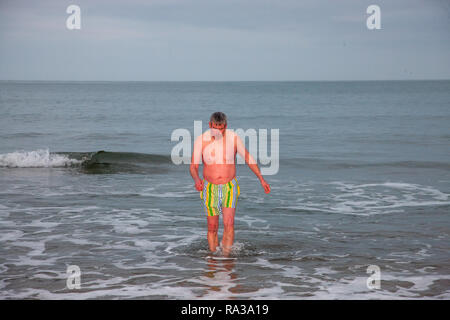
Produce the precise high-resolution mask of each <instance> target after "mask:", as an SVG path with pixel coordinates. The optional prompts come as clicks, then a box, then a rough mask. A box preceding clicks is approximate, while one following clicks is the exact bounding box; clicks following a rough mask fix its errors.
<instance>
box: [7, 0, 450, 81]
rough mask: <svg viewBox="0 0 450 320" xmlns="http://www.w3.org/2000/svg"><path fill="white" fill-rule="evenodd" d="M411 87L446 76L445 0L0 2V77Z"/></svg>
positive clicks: (449, 16) (448, 23)
mask: <svg viewBox="0 0 450 320" xmlns="http://www.w3.org/2000/svg"><path fill="white" fill-rule="evenodd" d="M72 4H75V5H78V6H79V7H80V9H81V14H80V17H81V29H79V30H69V29H68V28H67V27H66V20H67V19H68V18H69V16H70V14H69V13H66V9H67V7H68V6H69V5H72ZM373 4H375V5H378V6H379V8H380V13H381V14H380V21H381V29H374V30H370V29H369V28H368V27H367V24H366V20H367V19H368V18H369V16H370V14H368V13H367V12H366V10H367V7H368V6H369V5H373ZM419 79H450V1H449V0H386V1H385V0H383V1H381V0H367V1H366V0H295V1H294V0H122V1H119V0H73V1H66V0H53V1H50V0H39V1H30V0H28V1H24V0H0V80H47V81H51V80H64V81H297V80H298V81H335V80H419Z"/></svg>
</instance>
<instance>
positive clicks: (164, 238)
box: [0, 81, 450, 299]
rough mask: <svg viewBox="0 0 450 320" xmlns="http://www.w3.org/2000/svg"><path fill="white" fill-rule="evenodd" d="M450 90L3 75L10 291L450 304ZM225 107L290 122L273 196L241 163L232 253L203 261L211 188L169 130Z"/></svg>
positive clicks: (3, 208)
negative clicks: (204, 199) (71, 280)
mask: <svg viewBox="0 0 450 320" xmlns="http://www.w3.org/2000/svg"><path fill="white" fill-rule="evenodd" d="M449 89H450V82H448V81H436V82H433V81H430V82H373V83H371V82H369V83H365V82H363V83H352V82H344V83H321V82H317V83H302V82H299V83H295V82H294V83H10V82H7V83H5V82H2V83H0V98H1V99H0V106H1V109H2V112H3V114H4V115H5V116H4V117H2V118H1V119H0V134H1V136H2V140H1V141H2V142H1V143H0V243H1V246H0V298H2V299H18V298H27V299H28V298H31V299H166V298H168V299H235V298H239V299H403V298H408V299H417V298H419V299H427V298H432V299H448V298H449V297H450V263H449V261H450V259H449V258H450V255H449V243H450V241H449V240H450V239H449V238H450V221H449V208H450V198H449V196H450V163H449V159H450V157H449V156H450V151H449V150H450V149H449V145H450V132H449V129H448V121H449V120H450V90H449ZM275 108H278V109H277V110H278V111H277V112H276V116H273V114H274V113H275V112H274V110H275ZM216 109H217V110H219V109H220V110H223V111H224V112H225V113H227V114H228V116H229V119H230V127H233V128H239V127H241V128H251V127H254V128H279V129H280V170H279V172H278V174H276V175H273V176H267V177H266V179H267V181H268V182H269V183H270V184H271V188H272V192H271V194H270V195H265V194H264V193H263V190H262V188H261V186H259V185H258V183H257V179H256V178H255V177H254V176H253V174H252V173H251V171H250V170H249V169H248V168H247V167H245V166H242V165H239V166H238V174H237V177H238V181H239V184H240V187H241V197H240V198H239V201H238V209H237V213H236V235H235V239H236V242H235V244H234V248H233V253H232V255H233V256H234V257H236V260H234V261H215V260H211V259H207V256H208V255H209V253H208V245H207V241H206V218H205V216H204V213H203V211H202V208H201V202H200V198H199V193H198V192H197V191H196V190H195V189H194V187H193V182H192V179H191V178H190V175H189V171H188V167H187V165H180V166H176V165H174V164H173V163H172V162H171V160H170V151H171V149H172V147H173V146H174V145H175V143H174V142H171V141H170V135H171V132H172V131H173V130H174V129H176V128H187V129H189V130H192V129H193V121H194V120H203V122H204V128H205V127H206V121H207V118H208V116H209V114H210V113H211V112H212V111H216ZM255 110H257V111H258V113H257V114H255ZM231 124H233V125H232V126H231ZM100 150H104V151H105V152H98V151H100ZM221 233H222V227H221V229H220V235H219V236H220V237H221ZM73 265H76V266H78V267H79V268H80V271H81V288H80V289H69V288H68V287H67V279H68V277H69V274H68V273H67V268H68V267H69V266H73ZM371 265H376V266H378V267H379V269H380V271H381V276H380V277H381V284H380V289H371V288H369V287H368V285H367V281H368V278H369V277H370V276H371V274H369V273H367V270H368V267H369V266H371Z"/></svg>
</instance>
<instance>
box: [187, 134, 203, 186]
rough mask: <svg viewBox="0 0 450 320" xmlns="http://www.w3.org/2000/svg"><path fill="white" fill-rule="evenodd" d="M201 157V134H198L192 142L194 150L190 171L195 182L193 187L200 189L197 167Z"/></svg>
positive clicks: (201, 184) (200, 181)
mask: <svg viewBox="0 0 450 320" xmlns="http://www.w3.org/2000/svg"><path fill="white" fill-rule="evenodd" d="M201 159H202V135H200V136H199V137H198V138H197V139H196V140H195V142H194V150H193V151H192V157H191V166H190V168H189V169H190V172H191V176H192V179H194V182H195V189H197V190H198V191H201V190H202V189H203V180H201V179H200V177H199V175H198V167H199V165H200V161H201Z"/></svg>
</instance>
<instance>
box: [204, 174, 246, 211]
mask: <svg viewBox="0 0 450 320" xmlns="http://www.w3.org/2000/svg"><path fill="white" fill-rule="evenodd" d="M240 194H241V190H240V188H239V184H238V182H237V180H236V178H234V179H233V180H231V181H229V182H227V183H225V184H213V183H211V182H208V181H206V180H205V179H203V190H202V191H201V192H200V198H201V199H202V200H203V208H204V209H205V213H206V215H207V216H211V217H212V216H218V215H220V214H221V213H222V207H224V208H236V203H237V200H238V197H239V195H240Z"/></svg>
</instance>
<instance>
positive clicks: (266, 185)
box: [261, 179, 270, 193]
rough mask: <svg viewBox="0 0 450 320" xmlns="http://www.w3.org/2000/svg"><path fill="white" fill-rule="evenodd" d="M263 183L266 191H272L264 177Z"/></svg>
mask: <svg viewBox="0 0 450 320" xmlns="http://www.w3.org/2000/svg"><path fill="white" fill-rule="evenodd" d="M261 185H262V187H263V189H264V192H265V193H269V192H270V186H269V184H268V183H267V182H266V181H265V180H264V179H261Z"/></svg>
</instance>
